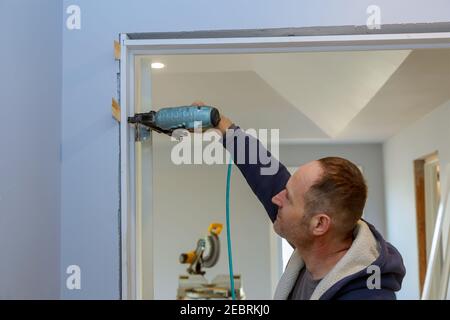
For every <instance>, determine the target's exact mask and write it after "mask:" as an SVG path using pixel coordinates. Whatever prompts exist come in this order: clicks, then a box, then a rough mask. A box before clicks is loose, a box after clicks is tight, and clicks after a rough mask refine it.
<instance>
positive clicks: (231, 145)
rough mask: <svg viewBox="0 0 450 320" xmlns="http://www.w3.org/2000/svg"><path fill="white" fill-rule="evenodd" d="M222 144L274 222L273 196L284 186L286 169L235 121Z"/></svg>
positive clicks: (275, 208) (275, 214) (286, 177)
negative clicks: (235, 123)
mask: <svg viewBox="0 0 450 320" xmlns="http://www.w3.org/2000/svg"><path fill="white" fill-rule="evenodd" d="M222 144H223V146H224V147H225V148H226V149H227V150H228V151H229V152H230V154H231V156H232V158H233V161H234V163H235V164H236V165H237V167H238V168H239V170H240V171H241V173H242V175H243V176H244V178H245V180H246V181H247V183H248V184H249V186H250V188H251V189H252V190H253V192H254V193H255V195H256V197H257V198H258V199H259V201H260V202H261V203H262V205H263V206H264V208H265V209H266V211H267V214H268V215H269V217H270V220H272V222H273V221H275V219H276V216H277V212H278V207H277V206H276V205H275V204H273V203H272V197H273V196H275V195H276V194H278V193H279V192H280V191H282V190H283V189H284V188H285V187H286V184H287V181H288V180H289V178H290V176H291V175H290V173H289V171H288V170H287V169H286V167H285V166H284V165H283V164H282V163H280V162H279V161H278V160H277V159H276V158H275V157H273V156H272V154H271V153H270V152H269V151H268V150H267V149H266V148H264V146H263V145H262V143H261V142H260V141H259V140H258V139H256V138H255V137H253V136H251V135H249V134H246V133H245V132H244V131H243V130H242V129H240V128H239V127H237V126H235V125H234V124H233V125H232V126H231V127H230V129H229V130H227V134H226V135H224V137H223V139H222ZM250 152H251V153H250ZM255 153H256V154H255Z"/></svg>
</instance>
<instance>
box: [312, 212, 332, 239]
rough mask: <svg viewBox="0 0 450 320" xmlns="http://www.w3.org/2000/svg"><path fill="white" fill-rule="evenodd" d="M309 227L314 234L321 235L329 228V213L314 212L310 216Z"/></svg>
mask: <svg viewBox="0 0 450 320" xmlns="http://www.w3.org/2000/svg"><path fill="white" fill-rule="evenodd" d="M310 226H311V229H312V233H313V235H315V236H323V235H324V234H325V233H327V232H328V230H330V227H331V218H330V216H329V215H327V214H325V213H318V214H315V215H314V216H313V217H312V218H311V225H310Z"/></svg>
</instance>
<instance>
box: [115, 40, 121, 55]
mask: <svg viewBox="0 0 450 320" xmlns="http://www.w3.org/2000/svg"><path fill="white" fill-rule="evenodd" d="M120 52H121V48H120V43H119V41H117V40H116V41H114V58H115V59H116V60H120Z"/></svg>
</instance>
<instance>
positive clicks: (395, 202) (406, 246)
mask: <svg viewBox="0 0 450 320" xmlns="http://www.w3.org/2000/svg"><path fill="white" fill-rule="evenodd" d="M449 119H450V101H448V102H446V103H444V104H443V105H442V106H440V107H439V108H438V109H436V110H434V111H433V112H431V113H429V114H428V115H427V116H425V117H424V118H422V119H420V120H419V121H417V122H415V123H414V124H412V125H411V126H409V127H408V128H406V129H405V130H403V131H401V132H400V133H398V134H396V135H395V136H393V137H392V138H390V139H389V140H388V141H386V143H385V144H384V166H385V181H386V189H385V190H386V216H387V220H386V225H387V234H388V240H389V241H390V242H392V243H393V244H394V245H395V246H396V247H397V248H398V249H399V251H400V253H401V254H402V256H403V259H404V262H405V266H406V277H405V279H404V282H403V288H402V290H401V291H400V292H399V295H398V297H399V298H402V299H418V298H419V273H418V252H417V230H416V206H415V203H416V202H415V201H416V200H415V189H414V167H413V161H414V160H416V159H418V158H420V157H423V156H425V155H428V154H430V153H432V152H434V151H438V152H439V159H440V163H441V168H445V166H446V165H447V164H448V163H449V162H450V144H449V142H448V141H449V140H448V139H449V137H450V126H449ZM441 176H444V175H443V174H441Z"/></svg>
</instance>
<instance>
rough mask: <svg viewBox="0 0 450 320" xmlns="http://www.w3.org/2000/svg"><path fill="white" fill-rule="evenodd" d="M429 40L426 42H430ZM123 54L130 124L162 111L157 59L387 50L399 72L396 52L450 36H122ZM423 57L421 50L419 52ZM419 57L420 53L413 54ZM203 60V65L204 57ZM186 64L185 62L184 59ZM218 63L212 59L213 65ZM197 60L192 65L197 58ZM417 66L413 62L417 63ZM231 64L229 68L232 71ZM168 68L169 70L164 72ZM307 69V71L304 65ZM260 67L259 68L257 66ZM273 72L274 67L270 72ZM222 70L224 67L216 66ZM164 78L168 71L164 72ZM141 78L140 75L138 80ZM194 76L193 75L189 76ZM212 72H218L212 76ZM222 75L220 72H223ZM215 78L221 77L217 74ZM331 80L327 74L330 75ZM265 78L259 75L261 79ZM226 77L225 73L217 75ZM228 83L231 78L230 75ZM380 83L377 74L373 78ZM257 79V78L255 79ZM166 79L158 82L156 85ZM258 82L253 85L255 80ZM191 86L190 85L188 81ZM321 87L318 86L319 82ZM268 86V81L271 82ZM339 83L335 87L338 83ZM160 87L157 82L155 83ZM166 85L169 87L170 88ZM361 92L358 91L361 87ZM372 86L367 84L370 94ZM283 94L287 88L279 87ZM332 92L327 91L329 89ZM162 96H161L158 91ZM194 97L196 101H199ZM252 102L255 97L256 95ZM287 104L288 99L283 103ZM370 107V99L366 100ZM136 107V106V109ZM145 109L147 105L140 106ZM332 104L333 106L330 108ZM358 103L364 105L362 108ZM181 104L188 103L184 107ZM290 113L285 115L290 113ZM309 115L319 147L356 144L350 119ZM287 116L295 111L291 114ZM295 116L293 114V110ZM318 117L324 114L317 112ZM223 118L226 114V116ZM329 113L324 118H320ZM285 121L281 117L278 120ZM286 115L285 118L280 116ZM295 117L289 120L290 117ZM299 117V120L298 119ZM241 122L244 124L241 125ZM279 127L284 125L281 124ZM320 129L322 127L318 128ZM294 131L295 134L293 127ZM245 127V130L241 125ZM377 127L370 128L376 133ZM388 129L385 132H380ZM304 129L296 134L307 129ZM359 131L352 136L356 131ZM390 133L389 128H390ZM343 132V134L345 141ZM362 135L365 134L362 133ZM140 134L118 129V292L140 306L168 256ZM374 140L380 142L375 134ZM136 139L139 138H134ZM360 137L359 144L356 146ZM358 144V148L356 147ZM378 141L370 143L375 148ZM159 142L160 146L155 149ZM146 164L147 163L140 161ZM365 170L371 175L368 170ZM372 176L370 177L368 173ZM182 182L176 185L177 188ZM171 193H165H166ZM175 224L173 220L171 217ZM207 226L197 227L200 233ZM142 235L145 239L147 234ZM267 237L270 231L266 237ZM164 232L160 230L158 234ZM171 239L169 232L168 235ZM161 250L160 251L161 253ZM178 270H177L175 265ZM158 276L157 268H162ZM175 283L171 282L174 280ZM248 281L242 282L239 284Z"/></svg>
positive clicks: (445, 41) (443, 44)
mask: <svg viewBox="0 0 450 320" xmlns="http://www.w3.org/2000/svg"><path fill="white" fill-rule="evenodd" d="M430 37H431V38H430ZM121 45H122V54H121V57H122V58H121V107H122V119H126V118H127V117H128V116H133V115H134V114H135V113H137V112H145V111H149V109H156V108H158V107H161V106H156V105H155V104H154V102H153V99H154V98H155V92H153V91H152V90H149V88H153V87H154V85H155V83H154V81H155V79H154V78H153V77H152V73H151V72H148V70H146V69H143V68H148V63H147V62H148V59H149V58H155V57H159V58H161V57H168V58H173V57H179V58H180V59H181V60H182V59H183V58H186V57H188V58H193V57H194V55H198V56H200V60H203V62H205V63H207V62H208V59H215V58H217V56H218V55H227V56H229V57H228V58H230V57H231V60H232V59H233V57H236V55H237V54H240V55H245V54H255V55H256V54H258V55H266V57H269V55H272V57H273V56H275V59H274V61H275V62H274V63H277V62H278V61H279V60H282V59H276V56H277V54H283V53H284V54H286V55H289V54H291V55H294V54H295V53H301V52H303V53H312V52H317V54H318V55H320V53H324V52H326V53H335V52H337V53H339V52H351V53H352V55H353V56H354V55H355V54H356V51H360V52H365V53H366V54H368V55H370V54H371V53H373V52H374V51H382V50H386V52H387V53H386V54H387V55H390V56H395V54H396V53H398V56H397V57H395V59H397V58H398V59H400V61H397V63H398V66H399V65H402V64H403V62H402V61H403V60H402V59H406V58H407V57H408V56H410V53H409V54H405V52H395V51H392V50H393V49H398V51H410V50H413V49H417V48H436V47H440V48H447V47H450V35H449V34H439V35H437V34H435V35H434V38H433V37H432V36H431V35H430V34H427V35H422V36H419V35H414V36H411V35H364V36H362V35H359V36H358V35H354V36H329V37H328V36H327V37H277V38H264V37H260V38H239V39H236V38H221V39H220V38H214V39H212V38H200V39H143V38H138V39H132V38H131V39H130V37H129V36H128V35H126V34H123V35H122V36H121ZM418 51H420V50H418ZM418 54H419V56H420V54H422V52H418ZM201 55H203V57H202V56H201ZM204 55H209V56H210V57H209V58H205V57H204ZM183 56H184V57H183ZM214 56H215V57H214ZM194 58H195V57H194ZM415 58H417V56H416V55H415ZM231 64H232V63H231ZM166 65H169V64H166ZM305 65H306V66H307V64H305ZM262 66H263V67H264V66H265V65H264V63H262ZM272 66H273V64H272ZM339 66H340V65H339V63H336V64H334V67H335V68H338V67H339ZM181 67H184V68H186V67H187V68H188V67H190V65H189V64H185V63H182V64H181ZM219 67H223V65H219ZM166 70H168V69H166ZM279 70H280V69H277V68H274V69H273V70H272V71H270V70H269V71H266V74H268V75H269V76H270V74H273V73H275V72H277V71H279ZM143 71H145V72H143ZM191 71H192V70H191ZM216 71H217V70H216ZM222 71H223V70H222ZM222 71H220V70H219V72H222ZM329 71H330V72H331V71H332V70H329ZM261 72H264V71H261ZM222 73H226V72H222ZM226 76H227V75H226V74H225V75H224V78H223V79H225V78H226ZM228 76H229V75H228ZM250 76H252V78H255V77H254V76H253V75H251V74H248V73H246V72H243V73H242V77H240V78H239V79H244V78H245V77H250ZM377 76H379V73H377ZM259 77H260V78H261V76H259ZM162 78H164V76H162V77H161V79H162ZM182 78H183V77H179V79H178V80H179V85H178V86H174V87H172V88H171V89H172V90H173V91H170V90H169V91H167V95H166V96H165V98H164V99H167V98H168V99H173V100H172V102H170V101H167V102H165V103H164V106H167V104H169V105H173V104H175V105H176V104H180V103H179V102H178V101H179V100H176V99H177V98H176V97H175V95H173V96H172V97H171V96H170V95H171V92H177V90H184V89H185V88H184V85H183V83H184V84H186V83H188V82H183V79H182ZM256 78H257V77H256ZM191 79H192V78H191ZM276 79H277V77H274V78H273V85H274V86H276V85H277V84H276V83H275V82H276ZM316 80H317V81H318V82H320V81H319V79H316ZM378 81H379V83H378V85H379V86H383V84H384V82H383V81H382V80H380V79H379V78H378ZM269 82H270V81H269ZM336 82H337V81H336ZM160 83H161V82H160ZM169 83H173V82H172V81H169ZM358 84H361V83H360V82H359V83H358ZM373 86H376V84H374V83H372V84H371V85H369V86H368V87H373ZM282 87H286V86H283V85H282ZM328 87H329V86H328ZM158 92H160V91H158ZM197 93H198V95H202V96H203V94H202V92H197ZM291 94H295V90H291V91H290V92H287V93H286V95H291ZM198 95H197V97H196V98H198ZM255 96H256V95H255ZM362 96H365V97H369V96H370V93H369V92H366V94H365V95H358V97H359V98H361V97H362ZM285 100H286V99H285ZM287 100H288V101H287V103H286V105H289V99H287ZM369 100H370V99H369ZM139 101H140V102H139ZM145 101H147V102H145ZM330 101H332V100H330ZM360 102H361V101H360ZM183 104H185V100H184V99H183ZM287 110H289V108H287ZM314 110H317V108H314V107H311V108H310V109H309V110H308V111H307V110H304V114H309V115H308V116H306V117H304V118H315V119H316V121H315V122H316V125H315V126H310V127H309V129H310V131H311V130H315V133H316V134H318V135H319V134H320V135H322V136H321V137H319V140H320V139H322V141H319V143H324V141H323V139H325V140H327V142H328V143H329V142H330V141H329V138H330V137H336V136H338V135H339V134H340V133H341V134H342V135H343V136H342V137H345V138H342V139H343V140H342V141H341V142H344V141H345V142H353V143H354V142H355V141H357V140H358V139H356V140H352V138H351V135H350V134H349V132H348V131H347V132H343V131H342V129H343V128H346V125H347V124H348V123H347V122H348V119H351V118H352V117H351V116H348V117H345V113H338V115H339V116H338V117H335V118H334V120H335V121H332V122H333V123H331V124H327V121H329V120H330V118H331V117H326V116H321V115H320V114H314ZM291 111H292V110H291ZM294 111H295V109H294ZM322 111H323V110H322ZM225 112H226V111H225ZM325 112H326V111H325ZM280 114H282V115H283V114H284V113H280ZM285 115H286V114H284V116H285ZM291 115H292V113H291ZM297 116H298V115H297ZM246 117H247V120H251V117H249V116H248V115H247V116H246ZM246 117H245V116H243V119H246ZM292 119H294V118H293V117H288V119H287V120H286V119H284V121H285V122H286V124H289V123H291V122H293V120H292ZM279 120H280V121H283V119H282V118H280V119H279ZM289 121H291V122H289ZM317 122H319V123H320V124H319V125H317ZM291 125H292V129H295V126H294V125H293V124H292V123H291ZM243 126H245V122H244V124H243ZM381 127H382V126H374V128H381ZM385 127H386V126H385ZM304 128H305V127H302V128H301V129H304ZM357 128H358V126H356V127H355V128H354V129H355V130H357ZM390 128H391V129H392V127H390ZM342 132H343V133H342ZM361 132H362V131H361ZM136 134H137V132H135V129H134V128H133V127H131V126H128V125H127V123H125V122H122V123H121V141H122V143H121V193H122V196H121V218H122V223H121V241H122V246H121V248H122V252H121V256H122V258H121V259H122V265H121V266H122V268H121V274H122V279H121V285H122V298H125V299H136V298H137V299H141V298H146V299H148V298H153V297H155V288H154V285H155V283H154V280H155V279H156V278H157V275H156V272H158V269H155V264H154V261H155V259H154V256H155V255H156V254H158V256H161V255H163V254H167V251H164V250H162V249H161V248H157V249H156V250H160V251H158V252H155V243H156V242H157V241H160V239H159V238H158V237H155V232H154V231H155V228H158V226H155V224H154V223H155V221H154V220H153V219H155V215H154V213H155V212H154V206H155V201H156V199H155V197H154V194H155V192H154V191H155V188H158V185H156V184H155V185H154V179H153V178H154V176H153V175H154V173H155V170H154V166H153V164H154V162H153V161H154V160H155V158H154V156H155V152H154V150H153V147H152V144H153V143H154V141H153V140H154V138H155V137H154V136H153V135H150V137H148V139H147V140H146V142H142V141H141V142H136V141H135V138H136ZM378 134H380V133H379V132H378ZM138 135H139V132H138ZM360 138H361V137H359V139H360ZM293 139H295V137H294V138H293V136H286V137H285V140H284V143H286V144H293V145H295V144H296V143H298V141H295V140H293ZM364 139H365V140H364V141H366V142H367V141H369V138H368V137H364ZM359 141H361V140H359ZM379 141H380V140H379V136H378V138H376V139H375V140H373V141H372V142H379ZM156 142H157V141H156ZM304 142H307V143H310V144H311V143H316V142H318V141H317V136H314V135H313V136H309V137H308V138H307V139H306V140H304ZM144 157H147V158H144ZM368 170H369V169H368ZM368 174H370V172H369V173H368ZM179 182H181V181H179ZM167 191H168V192H169V191H170V190H167ZM174 219H176V218H175V217H174ZM203 227H204V226H201V228H203ZM145 230H146V231H145ZM266 230H267V229H266ZM159 231H162V230H159ZM172 232H173V231H172ZM161 250H162V251H161ZM174 263H176V262H174ZM159 270H161V268H160V267H159ZM174 276H176V275H174ZM244 281H245V279H244Z"/></svg>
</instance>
